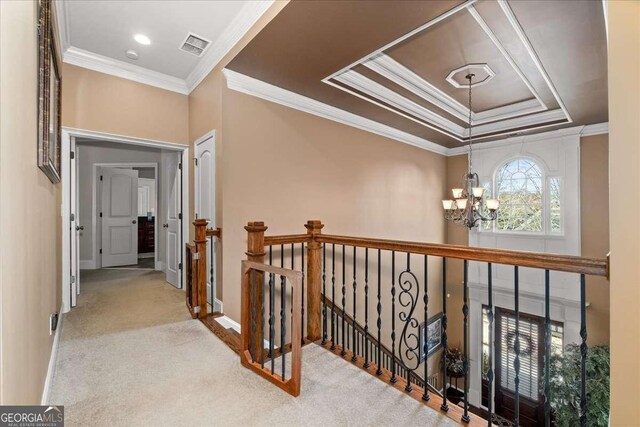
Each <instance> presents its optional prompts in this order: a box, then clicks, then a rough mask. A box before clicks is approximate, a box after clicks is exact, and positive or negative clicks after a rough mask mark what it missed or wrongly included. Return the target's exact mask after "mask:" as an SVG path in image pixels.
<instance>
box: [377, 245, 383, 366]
mask: <svg viewBox="0 0 640 427" xmlns="http://www.w3.org/2000/svg"><path fill="white" fill-rule="evenodd" d="M380 264H381V262H380V249H378V305H377V306H376V311H377V312H378V320H377V321H376V325H377V326H378V369H376V375H382V369H380V366H381V365H382V291H381V289H382V287H381V283H382V279H381V277H380V276H381V274H380V269H381V267H380Z"/></svg>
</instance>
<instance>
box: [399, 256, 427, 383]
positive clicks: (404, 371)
mask: <svg viewBox="0 0 640 427" xmlns="http://www.w3.org/2000/svg"><path fill="white" fill-rule="evenodd" d="M398 286H400V294H399V295H398V303H399V304H400V313H399V314H398V318H399V319H400V321H401V322H402V323H403V326H402V333H401V334H400V342H399V343H398V353H399V355H400V362H401V363H400V376H401V377H404V378H405V379H406V380H407V385H406V386H405V388H404V390H405V391H407V392H409V391H411V390H413V386H412V385H411V374H413V373H414V371H415V370H416V369H418V367H419V366H420V354H421V351H420V337H419V327H420V322H418V319H417V318H416V317H415V316H414V313H415V309H416V307H417V305H418V299H419V298H420V283H419V282H418V278H417V277H416V275H415V274H413V272H411V254H410V253H409V252H407V268H406V270H405V271H403V272H402V273H400V275H399V276H398Z"/></svg>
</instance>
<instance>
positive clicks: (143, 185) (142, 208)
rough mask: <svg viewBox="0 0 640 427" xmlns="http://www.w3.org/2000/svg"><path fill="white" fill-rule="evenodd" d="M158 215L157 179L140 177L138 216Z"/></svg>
mask: <svg viewBox="0 0 640 427" xmlns="http://www.w3.org/2000/svg"><path fill="white" fill-rule="evenodd" d="M149 213H151V216H153V217H155V216H156V180H155V179H152V178H138V216H147V215H149Z"/></svg>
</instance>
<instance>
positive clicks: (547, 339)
mask: <svg viewBox="0 0 640 427" xmlns="http://www.w3.org/2000/svg"><path fill="white" fill-rule="evenodd" d="M550 290H551V289H550V280H549V270H545V271H544V425H545V426H546V427H550V426H551V310H550V301H549V300H550V299H551V295H550Z"/></svg>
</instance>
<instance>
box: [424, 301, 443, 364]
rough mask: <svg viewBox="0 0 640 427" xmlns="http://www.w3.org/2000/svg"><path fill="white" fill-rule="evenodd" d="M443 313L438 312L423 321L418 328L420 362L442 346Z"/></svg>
mask: <svg viewBox="0 0 640 427" xmlns="http://www.w3.org/2000/svg"><path fill="white" fill-rule="evenodd" d="M442 317H443V314H442V313H438V314H436V315H435V316H432V317H430V318H429V320H427V322H422V323H421V324H420V327H419V329H418V331H419V332H418V337H419V344H420V362H424V361H425V360H426V359H427V358H428V357H429V356H431V355H432V354H433V353H435V352H436V351H438V350H439V349H440V348H442ZM425 338H426V340H427V353H426V354H425V352H424V343H425Z"/></svg>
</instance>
